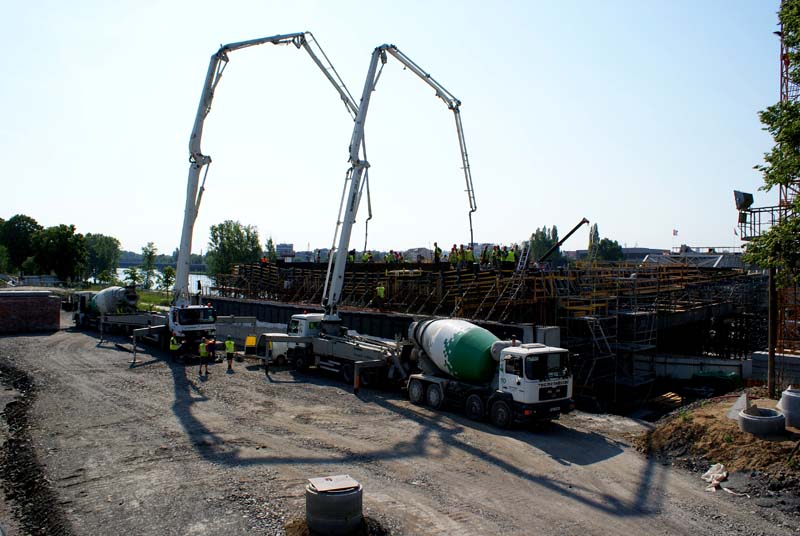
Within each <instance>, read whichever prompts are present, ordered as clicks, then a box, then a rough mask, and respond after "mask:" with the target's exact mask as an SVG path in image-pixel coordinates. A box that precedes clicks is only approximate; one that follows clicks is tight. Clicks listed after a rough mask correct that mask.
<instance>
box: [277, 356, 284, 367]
mask: <svg viewBox="0 0 800 536" xmlns="http://www.w3.org/2000/svg"><path fill="white" fill-rule="evenodd" d="M275 364H276V365H278V366H279V367H282V366H284V365H285V364H286V356H285V355H283V354H281V355H279V356H278V357H276V358H275Z"/></svg>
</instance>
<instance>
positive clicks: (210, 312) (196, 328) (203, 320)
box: [169, 305, 217, 341]
mask: <svg viewBox="0 0 800 536" xmlns="http://www.w3.org/2000/svg"><path fill="white" fill-rule="evenodd" d="M216 322H217V313H216V311H215V310H214V308H213V307H209V306H206V305H186V306H183V307H173V308H172V311H171V313H170V315H169V331H170V332H172V333H175V334H176V335H177V336H178V337H184V338H186V339H188V340H190V341H195V340H199V339H200V338H202V337H207V336H212V337H213V336H214V334H215V332H216Z"/></svg>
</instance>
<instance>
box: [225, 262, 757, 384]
mask: <svg viewBox="0 0 800 536" xmlns="http://www.w3.org/2000/svg"><path fill="white" fill-rule="evenodd" d="M667 257H668V261H667V262H665V261H663V260H662V261H657V260H654V259H645V261H644V262H637V263H600V262H589V261H587V262H576V263H572V264H569V265H565V266H563V267H559V268H554V269H553V268H548V269H542V268H540V267H539V266H537V265H536V264H535V263H528V262H527V258H526V257H525V255H524V252H523V258H521V259H520V261H519V262H518V263H516V264H515V263H503V264H502V265H501V266H497V267H487V266H479V265H478V264H468V265H464V266H463V267H461V268H460V269H456V268H453V267H452V266H451V265H449V264H444V263H442V264H438V265H436V264H433V263H408V264H401V265H398V264H394V263H352V264H348V265H347V270H346V273H345V282H344V291H343V293H342V301H341V306H342V309H343V310H348V311H351V312H360V313H362V314H370V313H373V314H376V315H389V316H395V317H405V318H408V319H409V321H410V320H411V319H413V318H414V317H421V316H425V317H430V316H441V317H453V318H463V319H466V320H470V321H472V322H475V323H479V324H481V325H496V326H508V325H527V326H530V325H533V326H559V327H560V345H561V346H563V347H565V348H568V349H569V350H570V352H571V354H572V356H573V368H574V372H575V377H576V386H577V387H578V388H579V390H581V391H582V392H583V393H584V394H587V393H588V394H589V396H593V395H594V394H597V395H598V396H597V398H604V399H608V398H609V397H608V396H607V395H608V393H609V392H611V395H612V396H611V398H612V399H616V398H617V391H618V389H620V388H621V387H622V388H626V389H633V390H636V389H640V388H647V386H648V385H650V384H651V383H652V382H653V380H654V379H655V373H654V369H653V366H652V360H653V359H655V358H656V356H658V355H659V354H669V355H685V356H698V357H718V358H728V359H742V358H744V357H746V356H747V355H749V353H750V352H751V351H752V350H754V349H759V348H763V347H764V344H765V340H766V322H765V318H766V316H765V311H766V278H765V277H764V276H763V274H761V273H748V272H747V271H745V270H743V269H741V268H724V267H720V264H721V263H720V262H716V263H712V266H713V265H716V266H717V267H706V266H707V265H708V264H709V263H707V262H706V263H703V262H698V258H697V257H692V256H685V255H684V256H681V255H669V256H667ZM722 265H724V263H722ZM327 268H328V266H327V264H326V263H284V262H281V261H278V262H277V263H263V264H246V265H238V266H236V267H235V268H234V269H233V271H232V273H231V274H230V275H222V276H218V278H217V282H218V286H217V288H216V289H215V290H216V291H217V292H218V294H219V296H220V297H222V298H223V300H224V298H235V299H244V300H247V301H258V302H271V303H281V304H293V305H295V306H297V307H299V308H307V309H309V310H310V309H315V308H318V307H319V304H320V302H321V301H322V294H323V288H324V284H325V277H326V272H327ZM379 288H382V289H383V290H382V294H383V298H380V297H379V294H380V293H379V292H378V289H379ZM401 324H402V323H401ZM401 324H397V323H393V324H392V325H393V326H398V325H401ZM394 329H397V328H396V327H395V328H394ZM375 335H382V336H393V335H395V334H394V333H391V334H390V333H375ZM602 393H605V395H606V396H601V394H602Z"/></svg>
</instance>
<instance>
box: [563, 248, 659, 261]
mask: <svg viewBox="0 0 800 536" xmlns="http://www.w3.org/2000/svg"><path fill="white" fill-rule="evenodd" d="M664 252H665V251H664V250H663V249H652V248H622V260H624V261H631V262H641V261H643V260H644V258H645V257H647V256H648V255H661V254H663V253H664ZM562 253H563V255H564V257H566V258H567V259H571V260H579V261H582V260H585V259H586V258H587V257H588V256H589V250H587V249H578V250H575V251H562Z"/></svg>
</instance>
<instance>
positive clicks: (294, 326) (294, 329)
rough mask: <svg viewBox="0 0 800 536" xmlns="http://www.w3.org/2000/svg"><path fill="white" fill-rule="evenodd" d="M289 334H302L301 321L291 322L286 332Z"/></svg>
mask: <svg viewBox="0 0 800 536" xmlns="http://www.w3.org/2000/svg"><path fill="white" fill-rule="evenodd" d="M286 332H287V333H300V321H299V320H292V321H291V322H289V329H288V330H287V331H286Z"/></svg>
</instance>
